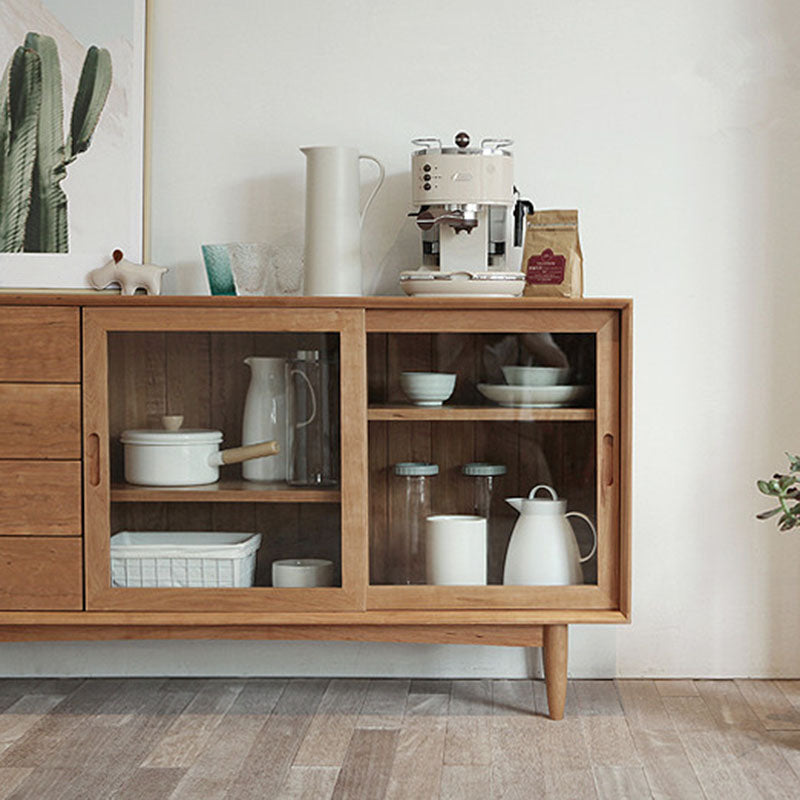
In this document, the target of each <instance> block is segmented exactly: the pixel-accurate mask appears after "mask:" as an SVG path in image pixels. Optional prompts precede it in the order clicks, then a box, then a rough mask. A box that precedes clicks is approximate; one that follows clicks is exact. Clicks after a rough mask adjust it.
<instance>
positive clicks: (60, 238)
mask: <svg viewBox="0 0 800 800" xmlns="http://www.w3.org/2000/svg"><path fill="white" fill-rule="evenodd" d="M110 88H111V56H110V54H109V52H108V50H105V49H101V48H98V47H94V46H92V47H90V48H89V49H88V51H87V52H86V57H85V59H84V62H83V69H82V70H81V76H80V80H79V82H78V88H77V91H76V93H75V98H74V100H73V103H72V116H71V119H70V122H69V126H68V132H67V136H66V139H65V138H64V108H63V100H62V92H63V84H62V80H61V64H60V62H59V56H58V47H57V45H56V42H55V40H54V39H53V38H52V37H50V36H45V35H43V34H39V33H29V34H28V35H27V36H26V37H25V42H24V44H23V45H22V46H20V47H18V48H17V49H16V51H15V52H14V54H13V55H12V56H11V59H10V60H9V62H8V65H7V66H6V69H5V73H4V74H3V79H2V82H0V252H3V253H67V252H69V227H68V220H67V196H66V194H65V193H64V190H63V189H62V188H61V181H62V180H64V178H65V177H66V175H67V167H68V165H69V164H71V163H72V162H73V161H75V159H77V158H78V156H79V155H80V154H81V153H84V152H86V150H88V149H89V145H90V144H91V140H92V135H93V134H94V131H95V128H97V123H98V122H99V121H100V114H101V112H102V110H103V106H104V105H105V102H106V98H107V97H108V92H109V89H110Z"/></svg>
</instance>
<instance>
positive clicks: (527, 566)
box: [503, 484, 597, 586]
mask: <svg viewBox="0 0 800 800" xmlns="http://www.w3.org/2000/svg"><path fill="white" fill-rule="evenodd" d="M540 489H546V490H547V491H548V492H550V497H549V498H537V497H536V496H535V495H536V492H538V491H539V490H540ZM506 502H507V503H508V504H509V505H510V506H511V507H512V508H514V509H516V510H517V511H519V512H520V515H519V519H517V522H516V524H515V525H514V530H513V531H512V532H511V541H510V542H509V544H508V551H507V552H506V563H505V569H504V571H503V583H504V584H506V585H509V586H566V585H569V584H574V583H583V572H582V570H581V564H582V563H583V562H584V561H588V560H589V559H590V558H591V557H592V556H593V555H594V553H595V550H597V531H596V529H595V527H594V525H593V524H592V521H591V520H590V519H589V517H587V516H586V515H585V514H581V513H580V512H579V511H570V512H569V513H566V510H567V501H566V500H563V499H562V500H559V499H558V495H557V494H556V491H555V490H554V489H553V488H551V487H550V486H545V485H544V484H541V485H539V486H534V487H533V489H531V491H530V493H529V494H528V496H527V497H508V498H506ZM570 517H579V518H580V519H582V520H584V521H585V522H586V523H587V524H588V525H589V527H590V528H591V530H592V534H593V536H594V544H593V545H592V550H591V552H590V553H589V554H588V555H586V556H584V557H583V558H581V555H580V552H579V550H578V543H577V541H576V540H575V532H574V531H573V530H572V525H570V522H569V518H570Z"/></svg>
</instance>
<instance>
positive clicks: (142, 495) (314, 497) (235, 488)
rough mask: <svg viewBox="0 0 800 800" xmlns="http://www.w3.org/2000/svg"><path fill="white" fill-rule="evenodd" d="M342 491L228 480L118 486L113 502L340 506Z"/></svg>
mask: <svg viewBox="0 0 800 800" xmlns="http://www.w3.org/2000/svg"><path fill="white" fill-rule="evenodd" d="M341 499H342V493H341V492H340V491H339V489H300V488H296V487H293V486H287V484H285V483H283V482H282V481H280V482H275V483H252V482H250V481H244V480H225V481H220V482H219V483H209V484H206V485H204V486H138V485H135V484H131V483H115V484H113V485H112V486H111V502H113V503H209V502H210V503H339V502H341Z"/></svg>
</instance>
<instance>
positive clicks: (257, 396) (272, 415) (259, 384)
mask: <svg viewBox="0 0 800 800" xmlns="http://www.w3.org/2000/svg"><path fill="white" fill-rule="evenodd" d="M244 363H245V364H247V366H249V367H250V369H251V370H252V373H251V375H250V385H249V386H248V387H247V396H246V397H245V401H244V416H243V418H242V444H252V443H254V442H264V441H267V440H266V439H263V438H261V437H263V436H268V437H269V438H270V440H272V439H274V440H275V441H277V442H278V444H279V446H280V448H281V451H280V453H278V455H276V456H272V457H271V458H255V459H253V460H252V461H245V462H244V464H242V476H243V477H244V478H245V480H248V481H283V480H286V378H285V376H284V373H285V369H286V359H285V358H265V357H262V356H248V357H247V358H246V359H245V360H244Z"/></svg>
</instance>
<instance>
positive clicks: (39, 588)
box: [0, 536, 83, 611]
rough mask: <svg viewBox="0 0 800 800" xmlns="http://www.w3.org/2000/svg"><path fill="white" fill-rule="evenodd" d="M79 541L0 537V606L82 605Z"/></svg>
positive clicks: (50, 607) (60, 608)
mask: <svg viewBox="0 0 800 800" xmlns="http://www.w3.org/2000/svg"><path fill="white" fill-rule="evenodd" d="M81 545H82V541H81V539H65V538H50V537H44V536H42V537H37V538H33V539H32V538H29V537H26V536H0V609H1V610H4V611H14V610H16V611H33V610H36V611H66V610H72V611H79V610H80V609H81V608H83V590H82V576H83V569H82V556H81V552H82V547H81Z"/></svg>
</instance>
